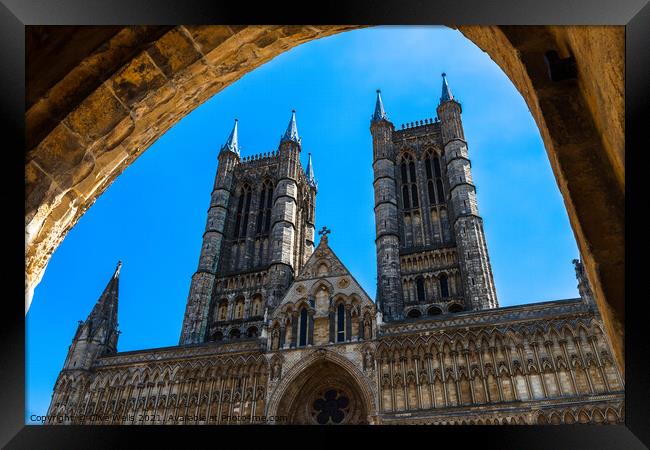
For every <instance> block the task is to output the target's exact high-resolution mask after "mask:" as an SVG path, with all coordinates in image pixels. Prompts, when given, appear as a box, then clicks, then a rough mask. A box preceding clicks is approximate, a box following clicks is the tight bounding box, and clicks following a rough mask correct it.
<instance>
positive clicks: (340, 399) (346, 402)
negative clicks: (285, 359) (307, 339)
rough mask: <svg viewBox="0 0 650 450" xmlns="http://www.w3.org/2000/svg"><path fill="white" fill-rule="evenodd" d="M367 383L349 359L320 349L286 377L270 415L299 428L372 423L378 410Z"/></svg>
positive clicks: (270, 405)
mask: <svg viewBox="0 0 650 450" xmlns="http://www.w3.org/2000/svg"><path fill="white" fill-rule="evenodd" d="M368 382H369V380H368V379H366V377H365V376H363V374H362V373H361V372H359V370H358V369H357V368H356V367H355V366H354V365H353V364H352V363H351V362H350V361H348V360H347V359H345V358H343V357H341V356H339V355H336V354H333V353H331V352H327V351H323V350H317V351H316V352H314V353H313V354H312V355H311V356H309V357H307V358H305V359H303V361H302V362H300V363H298V364H297V365H296V366H295V367H294V368H293V369H292V370H291V371H290V373H288V374H287V375H286V376H285V377H284V378H283V380H282V382H281V383H280V384H279V385H278V387H277V388H276V390H275V392H274V393H273V394H272V396H271V400H270V402H269V408H268V411H267V416H275V417H276V418H278V421H280V420H281V421H282V422H278V423H287V424H297V425H368V424H372V423H374V419H373V417H374V414H375V413H374V412H375V408H374V401H373V398H372V391H371V389H370V387H369V386H368Z"/></svg>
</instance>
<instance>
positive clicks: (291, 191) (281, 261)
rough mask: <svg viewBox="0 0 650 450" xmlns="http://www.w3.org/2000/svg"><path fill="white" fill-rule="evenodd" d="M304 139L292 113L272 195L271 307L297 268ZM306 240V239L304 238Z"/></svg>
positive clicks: (278, 300)
mask: <svg viewBox="0 0 650 450" xmlns="http://www.w3.org/2000/svg"><path fill="white" fill-rule="evenodd" d="M301 148H302V147H301V139H300V137H299V136H298V126H297V124H296V111H295V110H293V111H291V119H290V120H289V124H288V126H287V129H286V131H285V133H284V134H283V135H282V137H281V138H280V145H279V148H278V158H279V165H280V169H279V173H278V182H277V185H276V188H275V192H274V196H273V213H272V219H271V266H270V268H269V281H270V283H271V287H272V292H271V298H270V299H269V306H271V308H273V307H275V306H277V305H278V304H279V302H280V300H281V296H282V295H283V294H284V292H285V290H286V289H287V288H288V286H289V284H290V283H291V281H292V279H293V275H294V268H296V265H297V263H298V264H300V263H299V262H298V261H296V259H297V257H299V255H300V252H299V251H298V250H297V249H299V248H304V247H302V246H300V245H296V244H299V239H300V234H302V233H299V227H298V217H297V216H298V212H297V210H298V173H299V172H298V171H299V170H302V165H301V164H300V151H301ZM303 239H304V237H303Z"/></svg>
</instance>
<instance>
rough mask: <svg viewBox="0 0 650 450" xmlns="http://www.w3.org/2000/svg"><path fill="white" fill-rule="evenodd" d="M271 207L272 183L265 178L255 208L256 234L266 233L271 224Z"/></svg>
mask: <svg viewBox="0 0 650 450" xmlns="http://www.w3.org/2000/svg"><path fill="white" fill-rule="evenodd" d="M272 207H273V185H272V184H271V182H270V181H269V180H266V181H265V182H264V184H263V185H262V189H261V190H260V199H259V204H258V210H257V225H256V227H255V233H256V234H261V235H264V234H268V232H269V228H270V226H271V211H272Z"/></svg>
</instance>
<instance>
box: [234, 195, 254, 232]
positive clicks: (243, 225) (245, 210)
mask: <svg viewBox="0 0 650 450" xmlns="http://www.w3.org/2000/svg"><path fill="white" fill-rule="evenodd" d="M250 206H251V188H250V186H249V185H247V184H245V185H244V186H243V187H242V189H241V192H240V194H239V201H238V203H237V216H236V219H235V239H241V238H245V237H246V230H247V228H248V216H249V215H250Z"/></svg>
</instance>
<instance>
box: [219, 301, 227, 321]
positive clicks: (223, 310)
mask: <svg viewBox="0 0 650 450" xmlns="http://www.w3.org/2000/svg"><path fill="white" fill-rule="evenodd" d="M227 314H228V300H221V303H219V310H218V311H217V320H226V317H227Z"/></svg>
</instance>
